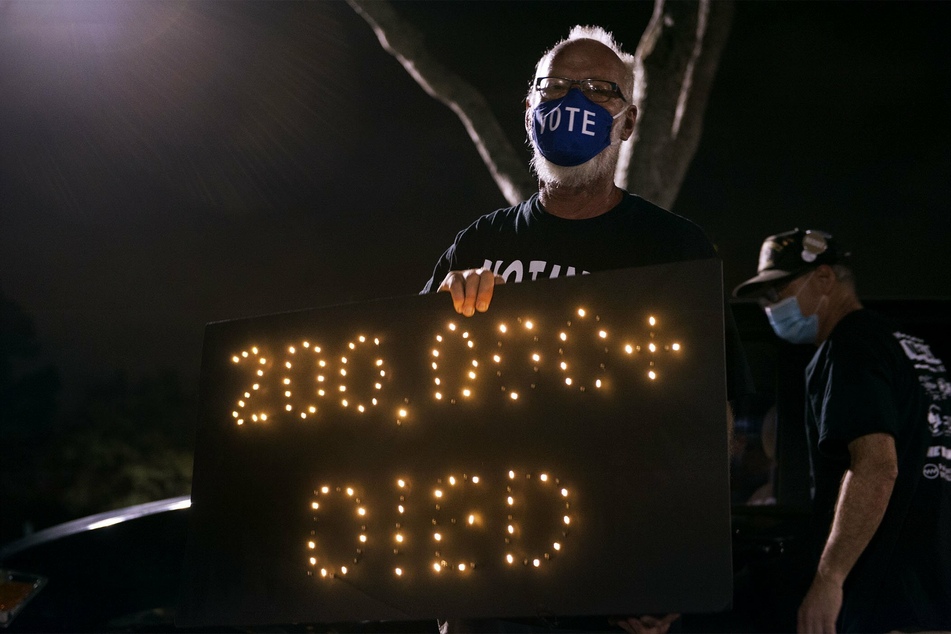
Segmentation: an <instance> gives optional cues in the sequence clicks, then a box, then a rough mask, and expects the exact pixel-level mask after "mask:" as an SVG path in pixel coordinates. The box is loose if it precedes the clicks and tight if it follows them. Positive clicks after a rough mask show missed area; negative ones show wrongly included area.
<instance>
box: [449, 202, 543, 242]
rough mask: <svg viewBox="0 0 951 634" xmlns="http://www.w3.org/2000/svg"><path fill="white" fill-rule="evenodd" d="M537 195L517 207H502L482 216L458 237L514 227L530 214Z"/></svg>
mask: <svg viewBox="0 0 951 634" xmlns="http://www.w3.org/2000/svg"><path fill="white" fill-rule="evenodd" d="M537 198H538V195H537V194H536V195H534V196H532V197H531V198H529V199H528V200H523V201H522V202H520V203H518V204H517V205H512V206H511V207H502V208H500V209H496V210H495V211H490V212H489V213H486V214H483V215H481V216H479V217H478V218H476V219H475V220H473V221H472V223H471V224H469V226H468V227H466V228H465V229H463V230H462V231H461V232H460V235H462V234H465V233H471V232H481V231H498V230H499V229H501V228H503V227H506V226H515V225H516V224H517V223H518V222H519V221H520V219H525V218H526V217H527V216H528V215H530V213H531V209H532V205H533V204H535V201H536V200H537Z"/></svg>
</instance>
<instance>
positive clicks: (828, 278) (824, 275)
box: [813, 264, 838, 295]
mask: <svg viewBox="0 0 951 634" xmlns="http://www.w3.org/2000/svg"><path fill="white" fill-rule="evenodd" d="M813 275H814V277H813V279H814V280H815V282H816V284H818V285H819V290H821V291H822V294H823V295H827V294H828V293H829V291H831V290H832V287H833V286H834V285H835V283H836V281H837V279H838V277H837V276H836V274H835V271H833V270H832V267H831V266H829V265H828V264H820V265H819V266H818V267H816V270H815V273H814V274H813Z"/></svg>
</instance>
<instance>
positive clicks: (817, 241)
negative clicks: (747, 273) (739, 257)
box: [733, 229, 849, 297]
mask: <svg viewBox="0 0 951 634" xmlns="http://www.w3.org/2000/svg"><path fill="white" fill-rule="evenodd" d="M848 256H849V254H848V253H842V252H841V251H840V250H839V247H838V245H837V244H836V241H835V239H834V238H833V237H832V236H831V235H829V234H828V233H826V232H825V231H817V230H815V229H808V230H806V231H803V230H801V229H793V230H792V231H786V232H784V233H777V234H776V235H773V236H769V237H768V238H766V239H765V240H763V246H762V247H761V248H760V251H759V265H758V266H757V267H756V271H757V274H756V276H754V277H751V278H750V279H748V280H746V281H745V282H743V283H742V284H740V285H739V286H737V287H736V288H734V289H733V297H751V296H754V295H757V294H758V293H760V292H762V291H764V290H765V289H766V288H767V287H769V286H772V285H773V284H776V283H778V282H781V281H782V280H785V279H790V280H792V279H793V278H795V277H799V276H800V275H802V274H803V273H806V272H808V271H811V270H812V269H814V268H816V267H818V266H820V265H822V264H836V263H839V262H842V261H843V260H844V259H845V258H847V257H848Z"/></svg>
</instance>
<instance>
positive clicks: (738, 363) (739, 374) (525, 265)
mask: <svg viewBox="0 0 951 634" xmlns="http://www.w3.org/2000/svg"><path fill="white" fill-rule="evenodd" d="M715 257H717V254H716V250H715V249H714V248H713V244H711V242H710V240H709V239H708V238H707V237H706V235H705V234H704V232H703V230H702V229H700V227H698V226H697V225H696V224H694V223H693V222H691V221H689V220H687V219H686V218H683V217H681V216H678V215H676V214H674V213H671V212H669V211H666V210H664V209H661V208H660V207H658V206H657V205H654V204H652V203H650V202H648V201H646V200H644V199H643V198H640V197H639V196H634V195H632V194H629V193H627V192H625V193H624V198H623V199H622V200H621V202H620V203H618V204H617V206H615V207H614V208H613V209H611V210H610V211H608V212H606V213H604V214H601V215H599V216H595V217H594V218H587V219H583V220H567V219H564V218H559V217H558V216H553V215H552V214H550V213H548V212H547V211H545V209H544V207H542V205H541V203H540V202H539V200H538V194H535V195H534V196H532V197H531V198H529V199H528V200H526V201H525V202H523V203H521V204H518V205H515V206H514V207H508V208H506V209H499V210H497V211H494V212H492V213H490V214H487V215H485V216H482V217H481V218H479V219H478V220H476V221H475V222H473V223H472V224H471V225H469V226H468V227H467V228H466V229H463V230H462V231H460V232H459V234H458V235H456V239H455V241H454V242H453V243H452V245H451V246H450V247H449V248H448V249H447V250H446V252H445V253H443V254H442V257H440V258H439V261H438V262H437V263H436V267H435V269H434V271H433V275H432V277H431V278H430V279H429V281H428V282H427V283H426V285H425V287H424V288H423V291H422V292H423V293H428V292H432V291H435V290H436V289H437V288H438V287H439V284H440V283H441V282H442V280H443V279H444V278H445V277H446V275H447V274H448V273H449V271H455V270H464V269H472V268H479V267H483V268H487V269H491V270H492V271H493V272H495V273H497V274H499V275H501V276H503V277H504V278H505V281H506V282H508V283H512V282H523V281H530V280H536V279H547V278H556V277H564V276H571V275H583V274H586V273H594V272H596V271H607V270H613V269H623V268H630V267H637V266H650V265H654V264H666V263H670V262H682V261H688V260H701V259H706V258H715ZM724 305H725V323H726V362H727V386H728V394H729V398H731V399H733V398H737V397H739V396H742V395H744V394H749V393H752V391H753V390H752V378H751V377H750V373H749V368H748V366H747V365H746V359H745V356H744V355H743V351H742V347H741V344H740V338H739V334H738V332H737V330H736V323H735V321H734V319H733V313H732V311H730V310H729V306H728V305H727V304H726V303H725V304H724Z"/></svg>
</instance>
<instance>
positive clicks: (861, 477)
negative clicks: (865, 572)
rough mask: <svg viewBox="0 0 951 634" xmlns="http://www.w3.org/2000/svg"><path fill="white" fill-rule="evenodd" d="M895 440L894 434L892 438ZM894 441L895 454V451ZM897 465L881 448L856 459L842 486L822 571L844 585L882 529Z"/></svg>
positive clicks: (824, 551)
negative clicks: (878, 531) (869, 544)
mask: <svg viewBox="0 0 951 634" xmlns="http://www.w3.org/2000/svg"><path fill="white" fill-rule="evenodd" d="M888 440H889V441H891V438H890V437H889V439H888ZM893 452H894V445H893V444H891V455H892V456H893V455H894V453H893ZM896 475H897V466H895V465H894V461H893V460H892V459H891V458H890V457H888V456H884V457H883V456H882V455H881V454H879V453H878V452H875V453H874V454H871V455H866V456H864V457H860V458H859V459H854V460H853V464H852V466H851V467H850V468H849V470H848V471H847V472H846V473H845V477H844V478H843V479H842V485H841V486H840V487H839V499H838V502H837V503H836V508H835V518H834V519H833V522H832V529H831V530H830V532H829V538H828V540H827V541H826V545H825V549H824V550H823V552H822V558H821V559H820V561H819V569H818V571H817V572H818V574H819V575H820V576H822V577H825V578H826V579H827V580H829V581H831V582H833V583H836V584H838V585H841V584H842V582H843V581H845V578H846V577H847V576H848V574H849V572H850V571H851V570H852V567H853V566H854V565H855V562H856V561H857V560H858V558H859V556H860V555H861V554H862V552H863V551H864V550H865V548H866V547H867V546H868V543H869V542H870V541H871V540H872V536H873V535H875V531H877V530H878V526H879V524H881V522H882V517H884V515H885V509H886V508H887V507H888V500H889V498H891V495H892V489H893V488H894V485H895V477H896Z"/></svg>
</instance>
